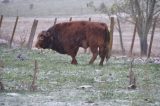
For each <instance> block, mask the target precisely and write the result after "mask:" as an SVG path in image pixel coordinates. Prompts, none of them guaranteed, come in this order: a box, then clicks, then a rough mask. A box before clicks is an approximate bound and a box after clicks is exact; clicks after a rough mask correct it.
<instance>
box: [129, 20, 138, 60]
mask: <svg viewBox="0 0 160 106" xmlns="http://www.w3.org/2000/svg"><path fill="white" fill-rule="evenodd" d="M136 32H137V18H136V23H135V26H134V32H133V38H132V43H131V47H130V50H129V53H128V56H129V57H130V56H132V51H133V46H134V40H135V36H136Z"/></svg>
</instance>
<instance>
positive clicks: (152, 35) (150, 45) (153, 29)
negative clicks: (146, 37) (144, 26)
mask: <svg viewBox="0 0 160 106" xmlns="http://www.w3.org/2000/svg"><path fill="white" fill-rule="evenodd" d="M157 18H158V16H157V17H156V18H155V20H154V23H153V28H152V33H151V40H150V44H149V50H148V55H147V58H150V55H151V49H152V42H153V37H154V31H155V27H156V22H157Z"/></svg>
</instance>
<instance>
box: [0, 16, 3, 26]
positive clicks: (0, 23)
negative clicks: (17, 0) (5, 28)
mask: <svg viewBox="0 0 160 106" xmlns="http://www.w3.org/2000/svg"><path fill="white" fill-rule="evenodd" d="M2 21H3V15H1V19H0V28H1V26H2Z"/></svg>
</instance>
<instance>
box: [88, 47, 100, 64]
mask: <svg viewBox="0 0 160 106" xmlns="http://www.w3.org/2000/svg"><path fill="white" fill-rule="evenodd" d="M90 49H91V52H92V54H93V56H92V58H91V60H90V61H89V64H93V62H94V61H95V59H96V58H97V55H98V47H90Z"/></svg>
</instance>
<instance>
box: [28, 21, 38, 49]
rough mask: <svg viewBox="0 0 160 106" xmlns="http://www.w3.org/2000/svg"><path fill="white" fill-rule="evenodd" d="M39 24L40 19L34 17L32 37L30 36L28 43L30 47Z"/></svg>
mask: <svg viewBox="0 0 160 106" xmlns="http://www.w3.org/2000/svg"><path fill="white" fill-rule="evenodd" d="M37 25H38V20H36V19H34V22H33V25H32V29H31V33H30V37H29V40H28V44H27V48H28V49H31V48H32V44H33V39H34V35H35V32H36V29H37Z"/></svg>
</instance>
